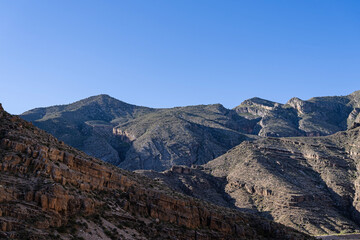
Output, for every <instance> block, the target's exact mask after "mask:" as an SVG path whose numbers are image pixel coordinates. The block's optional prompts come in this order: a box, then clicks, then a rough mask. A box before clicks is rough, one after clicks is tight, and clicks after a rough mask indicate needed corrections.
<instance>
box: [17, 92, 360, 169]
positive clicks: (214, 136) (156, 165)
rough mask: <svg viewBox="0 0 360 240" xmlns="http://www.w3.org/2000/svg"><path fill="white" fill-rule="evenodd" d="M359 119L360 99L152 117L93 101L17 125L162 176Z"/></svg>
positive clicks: (204, 108) (107, 100) (252, 103)
mask: <svg viewBox="0 0 360 240" xmlns="http://www.w3.org/2000/svg"><path fill="white" fill-rule="evenodd" d="M359 113H360V91H357V92H354V93H352V94H350V95H348V96H338V97H316V98H311V99H309V100H307V101H303V100H300V99H299V98H292V99H290V100H289V101H288V103H286V104H280V103H275V102H272V101H268V100H264V99H260V98H252V99H249V100H246V101H244V102H243V103H241V104H240V105H239V106H237V107H235V108H234V109H226V108H224V107H223V106H222V105H220V104H212V105H198V106H187V107H176V108H169V109H152V108H146V107H139V106H135V105H130V104H127V103H124V102H121V101H119V100H116V99H114V98H111V97H110V96H107V95H99V96H94V97H90V98H87V99H84V100H81V101H78V102H75V103H72V104H69V105H62V106H53V107H48V108H38V109H34V110H30V111H28V112H25V113H24V114H22V115H21V117H22V118H23V119H25V120H28V121H31V122H33V123H34V125H36V126H37V127H40V128H42V129H44V130H46V131H48V132H49V133H51V134H53V135H54V136H56V137H57V138H59V139H60V140H63V141H64V142H65V143H67V144H70V145H71V146H73V147H76V148H78V149H80V150H82V151H84V152H86V153H87V154H90V155H92V156H94V157H97V158H100V159H102V160H104V161H106V162H110V163H112V164H114V165H116V166H120V167H122V168H124V169H129V170H136V169H152V170H157V171H163V170H166V169H170V168H171V167H172V166H174V165H186V166H191V165H192V164H197V165H200V164H204V163H206V162H208V161H210V160H212V159H214V158H216V157H219V156H220V155H222V154H224V153H225V152H226V151H228V150H229V149H231V148H232V147H235V146H236V145H238V144H240V143H241V142H242V141H244V140H252V139H257V138H259V136H260V137H294V136H324V135H330V134H333V133H336V132H338V131H343V130H346V129H349V128H351V127H352V126H353V124H354V122H355V120H356V119H359V118H360V114H359Z"/></svg>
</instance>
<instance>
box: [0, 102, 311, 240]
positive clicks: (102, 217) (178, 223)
mask: <svg viewBox="0 0 360 240" xmlns="http://www.w3.org/2000/svg"><path fill="white" fill-rule="evenodd" d="M0 226H1V229H0V238H2V239H39V240H40V239H312V238H311V237H310V236H307V235H305V234H302V233H300V232H297V231H295V230H293V229H291V228H289V227H285V226H283V225H281V224H278V223H275V222H272V221H269V220H266V219H262V218H259V217H256V216H254V215H251V214H246V213H242V212H240V211H236V210H231V209H227V208H223V207H219V206H216V205H212V204H209V203H206V202H204V201H199V200H197V199H194V198H190V197H187V196H185V195H182V194H180V193H177V192H174V191H172V190H171V189H169V188H167V187H165V185H162V184H160V183H158V182H156V181H152V180H150V179H148V178H146V177H142V176H140V175H138V174H134V173H132V172H128V171H125V170H122V169H119V168H117V167H115V166H113V165H111V164H108V163H105V162H103V161H101V160H98V159H95V158H93V157H90V156H88V155H86V154H85V153H83V152H81V151H79V150H77V149H75V148H72V147H70V146H68V145H66V144H65V143H64V142H62V141H59V140H57V139H56V138H55V137H53V136H52V135H50V134H48V133H46V132H45V131H43V130H40V129H38V128H36V127H34V125H32V124H31V123H28V122H26V121H24V120H22V119H20V118H19V117H16V116H12V115H10V114H8V113H7V112H5V111H4V110H3V109H2V107H1V105H0Z"/></svg>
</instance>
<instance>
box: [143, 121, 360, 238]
mask: <svg viewBox="0 0 360 240" xmlns="http://www.w3.org/2000/svg"><path fill="white" fill-rule="evenodd" d="M359 164H360V128H359V127H357V128H353V129H351V130H348V131H344V132H339V133H336V134H334V135H331V136H325V137H306V138H305V137H298V138H264V139H259V140H256V141H253V142H248V141H245V142H243V143H241V144H240V145H238V146H236V147H235V148H233V149H231V150H230V151H228V152H227V153H226V154H224V155H222V156H220V157H219V158H216V159H215V160H213V161H210V162H208V163H207V164H205V165H203V166H201V167H200V166H194V167H193V168H188V170H186V171H176V168H177V167H174V168H173V169H172V170H171V171H165V172H163V173H153V172H147V171H143V172H142V173H143V174H145V175H148V176H150V177H152V178H155V179H158V181H161V182H164V183H166V184H168V185H169V186H171V187H173V188H174V189H177V190H178V191H181V192H183V193H185V194H189V195H191V196H194V197H197V198H200V199H204V200H206V201H210V202H213V203H216V204H219V205H223V206H228V207H233V208H238V209H241V210H246V211H249V212H252V213H255V214H259V215H261V216H264V217H268V218H270V219H273V220H275V221H276V222H280V223H282V224H285V225H287V226H291V227H293V228H295V229H297V230H299V231H303V232H306V233H310V234H330V233H340V232H342V233H344V232H356V231H360V227H359V224H358V223H359V221H360V202H359V201H360V197H359V196H360V188H359V181H360V177H359ZM179 168H180V167H179ZM182 168H184V167H182Z"/></svg>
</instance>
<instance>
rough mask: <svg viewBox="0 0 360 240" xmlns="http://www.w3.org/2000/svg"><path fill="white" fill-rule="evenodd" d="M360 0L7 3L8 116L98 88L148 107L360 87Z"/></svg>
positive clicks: (231, 102)
mask: <svg viewBox="0 0 360 240" xmlns="http://www.w3.org/2000/svg"><path fill="white" fill-rule="evenodd" d="M359 63H360V1H358V0H354V1H351V0H347V1H340V0H337V1H332V0H323V1H321V0H311V1H310V0H292V1H288V0H284V1H280V0H274V1H270V0H266V1H265V0H264V1H257V0H254V1H250V0H248V1H240V0H238V1H235V0H228V1H219V0H217V1H214V0H196V1H194V0H191V1H190V0H171V1H169V0H163V1H159V0H144V1H138V0H131V1H130V0H127V1H125V0H124V1H120V0H119V1H110V0H109V1H90V0H86V1H85V0H84V1H80V0H78V1H70V0H62V1H60V0H58V1H57V0H54V1H48V0H47V1H45V0H44V1H39V0H34V1H28V0H23V1H21V0H17V1H8V0H0V86H1V88H0V89H1V93H0V102H1V103H2V104H3V106H4V107H5V109H6V110H7V111H9V112H10V113H15V114H18V113H22V112H24V111H25V110H28V109H31V108H35V107H41V106H49V105H55V104H65V103H70V102H74V101H76V100H79V99H82V98H85V97H88V96H92V95H97V94H101V93H106V94H109V95H111V96H113V97H115V98H117V99H120V100H123V101H125V102H129V103H132V104H137V105H144V106H149V107H173V106H184V105H195V104H210V103H222V104H223V105H224V106H225V107H228V108H232V107H235V106H236V105H238V104H240V103H241V102H242V101H243V100H245V99H248V98H251V97H254V96H257V97H261V98H266V99H269V100H273V101H278V102H282V103H285V102H286V101H287V100H288V99H290V98H291V97H294V96H297V97H300V98H302V99H308V98H310V97H313V96H327V95H347V94H349V93H351V92H353V91H355V90H360V84H359V83H360V64H359Z"/></svg>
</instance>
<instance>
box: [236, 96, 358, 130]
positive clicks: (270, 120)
mask: <svg viewBox="0 0 360 240" xmlns="http://www.w3.org/2000/svg"><path fill="white" fill-rule="evenodd" d="M359 100H360V93H359V91H357V92H354V93H352V94H350V95H348V96H341V97H316V98H311V99H309V100H307V101H303V100H301V99H299V98H292V99H290V100H289V101H288V102H287V103H286V104H279V103H275V102H271V101H267V100H264V99H260V98H252V99H249V100H246V101H244V102H243V103H241V104H240V105H239V106H237V107H236V108H234V110H235V111H236V112H237V113H239V115H240V116H243V117H245V118H248V119H254V120H257V121H258V123H257V125H256V126H255V127H254V128H253V132H252V133H253V134H257V135H259V136H264V137H294V136H325V135H330V134H334V133H336V132H338V131H343V130H346V129H349V128H351V126H352V125H353V123H354V121H355V119H356V117H357V116H358V115H359V110H358V108H359Z"/></svg>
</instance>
